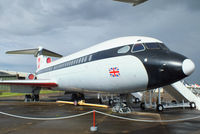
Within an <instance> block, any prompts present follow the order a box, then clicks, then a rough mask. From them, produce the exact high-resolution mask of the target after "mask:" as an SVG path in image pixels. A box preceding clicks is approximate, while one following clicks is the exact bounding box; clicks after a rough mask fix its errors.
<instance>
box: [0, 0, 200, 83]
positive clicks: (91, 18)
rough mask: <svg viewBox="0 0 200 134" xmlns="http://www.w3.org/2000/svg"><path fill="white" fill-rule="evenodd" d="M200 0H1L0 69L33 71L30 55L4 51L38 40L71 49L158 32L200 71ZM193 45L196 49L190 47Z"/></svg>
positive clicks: (196, 78) (63, 50)
mask: <svg viewBox="0 0 200 134" xmlns="http://www.w3.org/2000/svg"><path fill="white" fill-rule="evenodd" d="M198 5H199V0H149V1H148V2H146V3H144V4H141V5H139V6H136V7H133V6H132V5H131V4H126V3H120V2H115V1H112V0H76V1H70V0H59V1H57V0H32V1H30V0H6V1H3V0H0V57H4V59H0V69H3V68H8V69H10V70H17V71H28V72H30V71H32V72H33V71H34V70H35V65H34V63H35V59H34V57H33V56H19V55H17V56H13V55H5V54H4V52H5V51H8V50H13V49H23V48H35V47H38V46H39V45H41V46H43V47H45V48H47V49H50V50H53V51H56V52H58V53H61V54H63V55H69V54H71V53H73V52H76V51H79V50H81V49H84V48H87V47H89V46H92V45H95V44H96V43H100V42H102V41H105V40H108V39H112V38H116V37H120V36H129V35H143V36H151V37H155V38H158V39H160V40H162V41H164V42H165V43H166V45H167V46H168V47H169V48H170V49H172V50H174V51H177V52H179V53H182V54H183V55H186V56H187V57H189V58H191V59H192V60H194V62H195V63H196V71H195V73H193V74H192V76H191V77H189V78H188V79H189V81H191V82H194V81H196V82H198V81H200V79H199V76H198V74H199V72H200V64H198V63H199V61H200V54H199V49H200V46H199V44H198V42H200V38H199V35H200V27H199V24H200V18H199V17H198V16H199V15H200V12H199V8H198V7H199V6H198ZM194 48H195V49H194Z"/></svg>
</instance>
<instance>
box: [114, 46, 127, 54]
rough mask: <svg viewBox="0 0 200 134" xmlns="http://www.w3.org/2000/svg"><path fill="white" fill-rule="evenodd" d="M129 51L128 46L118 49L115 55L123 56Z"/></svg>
mask: <svg viewBox="0 0 200 134" xmlns="http://www.w3.org/2000/svg"><path fill="white" fill-rule="evenodd" d="M129 50H130V46H124V47H122V48H120V49H119V50H118V51H117V53H118V54H124V53H127V52H128V51H129Z"/></svg>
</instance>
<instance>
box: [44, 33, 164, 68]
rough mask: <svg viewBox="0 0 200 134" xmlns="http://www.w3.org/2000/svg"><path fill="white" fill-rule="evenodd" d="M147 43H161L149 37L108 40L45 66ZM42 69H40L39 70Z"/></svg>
mask: <svg viewBox="0 0 200 134" xmlns="http://www.w3.org/2000/svg"><path fill="white" fill-rule="evenodd" d="M147 42H160V43H162V42H161V41H160V40H157V39H155V38H151V37H144V36H127V37H120V38H115V39H112V40H108V41H105V42H102V43H99V44H97V45H94V46H92V47H89V48H86V49H83V50H81V51H79V52H76V53H74V54H71V55H69V56H66V57H63V58H60V59H58V60H56V61H54V62H52V63H50V64H47V66H44V68H45V67H48V66H51V65H55V64H59V63H62V62H65V61H69V60H73V59H76V58H79V57H82V56H85V55H89V54H92V53H95V52H99V51H103V50H108V49H112V48H115V47H120V46H124V45H130V44H137V43H147ZM41 69H42V68H41Z"/></svg>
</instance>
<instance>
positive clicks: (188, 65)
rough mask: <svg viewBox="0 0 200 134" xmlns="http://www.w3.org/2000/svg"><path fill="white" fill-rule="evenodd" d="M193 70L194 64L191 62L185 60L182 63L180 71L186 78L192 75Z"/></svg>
mask: <svg viewBox="0 0 200 134" xmlns="http://www.w3.org/2000/svg"><path fill="white" fill-rule="evenodd" d="M194 69H195V65H194V62H192V60H190V59H185V60H184V61H183V64H182V70H183V73H184V74H185V75H187V76H188V75H190V74H192V72H194Z"/></svg>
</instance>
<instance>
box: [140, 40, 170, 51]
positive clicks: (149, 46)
mask: <svg viewBox="0 0 200 134" xmlns="http://www.w3.org/2000/svg"><path fill="white" fill-rule="evenodd" d="M144 45H145V46H146V48H147V49H163V50H169V49H168V48H167V47H166V46H165V45H164V44H163V43H157V42H154V43H144Z"/></svg>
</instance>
